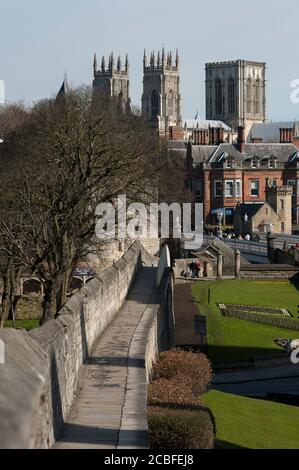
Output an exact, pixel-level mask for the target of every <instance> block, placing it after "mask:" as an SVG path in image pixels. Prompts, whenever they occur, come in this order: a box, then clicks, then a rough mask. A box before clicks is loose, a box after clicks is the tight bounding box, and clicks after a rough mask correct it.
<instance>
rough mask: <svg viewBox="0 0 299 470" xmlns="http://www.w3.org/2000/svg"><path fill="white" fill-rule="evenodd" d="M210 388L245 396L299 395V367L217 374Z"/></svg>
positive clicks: (292, 365) (287, 364)
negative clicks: (270, 394)
mask: <svg viewBox="0 0 299 470" xmlns="http://www.w3.org/2000/svg"><path fill="white" fill-rule="evenodd" d="M212 387H213V388H215V389H217V390H221V391H222V392H227V393H233V394H235V395H245V396H261V397H263V396H265V395H267V393H284V394H292V395H299V365H298V364H297V365H294V364H291V363H286V364H284V365H280V366H276V367H275V366H274V367H273V366H272V367H261V368H252V369H248V370H239V371H230V372H220V373H217V374H216V375H215V377H214V379H213V382H212Z"/></svg>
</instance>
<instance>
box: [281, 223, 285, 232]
mask: <svg viewBox="0 0 299 470" xmlns="http://www.w3.org/2000/svg"><path fill="white" fill-rule="evenodd" d="M280 228H281V232H282V233H284V230H285V226H284V222H281V224H280Z"/></svg>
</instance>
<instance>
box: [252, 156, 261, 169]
mask: <svg viewBox="0 0 299 470" xmlns="http://www.w3.org/2000/svg"><path fill="white" fill-rule="evenodd" d="M259 166H260V165H259V161H258V159H257V158H256V157H253V158H252V160H251V168H259Z"/></svg>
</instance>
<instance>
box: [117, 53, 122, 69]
mask: <svg viewBox="0 0 299 470" xmlns="http://www.w3.org/2000/svg"><path fill="white" fill-rule="evenodd" d="M117 70H118V72H120V71H121V58H120V55H119V56H118V59H117Z"/></svg>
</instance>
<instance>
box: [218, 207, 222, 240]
mask: <svg viewBox="0 0 299 470" xmlns="http://www.w3.org/2000/svg"><path fill="white" fill-rule="evenodd" d="M222 220H223V211H222V209H219V210H218V211H217V221H218V237H219V238H222Z"/></svg>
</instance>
